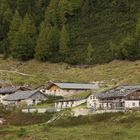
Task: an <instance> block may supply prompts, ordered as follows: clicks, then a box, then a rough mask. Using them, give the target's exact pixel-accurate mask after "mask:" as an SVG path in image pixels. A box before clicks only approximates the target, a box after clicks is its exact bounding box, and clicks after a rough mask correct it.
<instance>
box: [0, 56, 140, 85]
mask: <svg viewBox="0 0 140 140" xmlns="http://www.w3.org/2000/svg"><path fill="white" fill-rule="evenodd" d="M17 72H21V73H25V74H27V75H21V74H19V73H17ZM0 79H1V80H8V81H9V82H12V83H13V84H29V85H32V86H39V85H40V84H44V83H46V82H47V81H68V82H93V81H105V83H107V84H129V83H133V84H137V83H140V61H134V62H130V61H113V62H110V63H108V64H101V65H99V64H98V65H91V66H89V67H87V68H81V67H77V66H70V65H68V64H65V63H53V64H52V63H41V62H38V61H36V60H31V61H28V62H20V61H16V60H15V61H13V60H12V59H7V60H2V59H0Z"/></svg>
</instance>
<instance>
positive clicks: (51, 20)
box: [45, 0, 59, 26]
mask: <svg viewBox="0 0 140 140" xmlns="http://www.w3.org/2000/svg"><path fill="white" fill-rule="evenodd" d="M58 4H59V0H51V1H50V3H49V5H48V7H47V10H46V12H45V23H46V24H51V25H52V26H54V25H57V24H58V23H59V16H58Z"/></svg>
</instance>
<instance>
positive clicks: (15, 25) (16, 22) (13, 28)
mask: <svg viewBox="0 0 140 140" xmlns="http://www.w3.org/2000/svg"><path fill="white" fill-rule="evenodd" d="M21 23H22V18H21V17H20V15H19V12H18V11H16V12H15V14H14V16H13V19H12V21H11V25H10V30H9V33H8V39H9V42H10V46H12V45H13V41H14V39H15V36H16V33H17V32H18V30H19V26H20V25H21Z"/></svg>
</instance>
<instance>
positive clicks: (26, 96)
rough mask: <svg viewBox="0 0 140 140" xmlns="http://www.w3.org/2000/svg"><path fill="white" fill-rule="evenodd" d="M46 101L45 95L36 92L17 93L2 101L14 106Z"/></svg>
mask: <svg viewBox="0 0 140 140" xmlns="http://www.w3.org/2000/svg"><path fill="white" fill-rule="evenodd" d="M46 99H47V97H46V95H44V94H43V93H42V92H40V91H37V90H34V91H30V90H28V91H18V92H15V93H13V94H11V95H9V96H7V97H5V98H4V100H5V101H7V102H8V103H9V104H15V105H22V104H25V105H34V104H38V103H40V102H42V101H44V100H46Z"/></svg>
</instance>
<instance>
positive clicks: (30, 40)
mask: <svg viewBox="0 0 140 140" xmlns="http://www.w3.org/2000/svg"><path fill="white" fill-rule="evenodd" d="M35 34H36V29H35V26H34V24H33V21H32V18H31V16H30V15H28V14H26V16H25V17H24V20H23V22H22V23H21V25H20V27H19V30H18V32H17V33H16V35H15V39H14V41H13V45H12V48H11V54H12V56H13V57H14V58H17V59H20V60H28V59H30V58H33V56H34V48H35Z"/></svg>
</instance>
